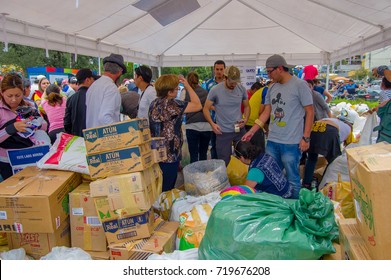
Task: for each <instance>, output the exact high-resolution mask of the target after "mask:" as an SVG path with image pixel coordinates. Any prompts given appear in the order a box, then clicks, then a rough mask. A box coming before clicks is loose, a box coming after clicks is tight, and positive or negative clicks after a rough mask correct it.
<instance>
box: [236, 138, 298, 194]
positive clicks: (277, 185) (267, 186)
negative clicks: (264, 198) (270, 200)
mask: <svg viewBox="0 0 391 280" xmlns="http://www.w3.org/2000/svg"><path fill="white" fill-rule="evenodd" d="M234 152H235V156H236V157H237V158H238V159H240V161H241V162H243V163H244V164H247V165H249V168H248V174H247V178H246V183H245V185H247V186H249V187H253V188H255V189H256V190H257V191H258V192H267V193H271V194H275V195H279V196H281V197H283V198H292V194H293V190H292V187H290V186H289V182H288V180H287V178H286V177H285V175H284V173H283V172H282V170H281V168H280V167H279V166H278V164H277V162H276V161H275V159H274V158H273V157H272V156H270V155H268V154H265V150H264V148H261V147H259V146H255V145H253V144H252V143H251V142H243V141H238V142H237V143H236V144H235V149H234Z"/></svg>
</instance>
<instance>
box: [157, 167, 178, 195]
mask: <svg viewBox="0 0 391 280" xmlns="http://www.w3.org/2000/svg"><path fill="white" fill-rule="evenodd" d="M159 166H160V169H161V170H162V174H163V187H162V192H165V191H169V190H172V189H173V188H174V187H175V183H176V179H177V177H178V167H179V161H176V162H159Z"/></svg>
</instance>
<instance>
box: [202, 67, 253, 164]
mask: <svg viewBox="0 0 391 280" xmlns="http://www.w3.org/2000/svg"><path fill="white" fill-rule="evenodd" d="M224 76H225V80H224V82H222V83H219V84H217V85H215V86H214V87H213V88H212V89H211V90H210V92H209V94H208V97H207V99H206V101H205V105H204V108H203V113H204V116H205V119H206V120H207V122H208V123H209V124H210V125H211V126H212V129H213V132H214V133H215V134H216V152H217V158H218V159H222V160H224V161H225V165H228V163H229V161H230V158H231V154H232V143H233V142H234V143H236V142H237V141H239V140H240V139H241V137H242V136H243V135H244V133H245V131H246V130H245V128H244V125H245V123H246V122H247V120H248V117H249V115H250V106H249V103H248V95H247V92H246V89H245V87H244V86H242V84H241V83H240V70H239V69H238V68H237V67H236V66H229V67H227V68H225V70H224ZM241 104H243V106H244V112H243V114H242V112H241V107H240V105H241ZM212 106H213V107H214V110H215V112H216V123H215V122H213V120H212V117H211V114H210V110H212Z"/></svg>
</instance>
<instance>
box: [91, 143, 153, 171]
mask: <svg viewBox="0 0 391 280" xmlns="http://www.w3.org/2000/svg"><path fill="white" fill-rule="evenodd" d="M87 164H88V169H89V171H90V175H91V178H104V177H106V176H114V175H119V174H126V173H129V172H136V171H142V170H144V169H146V168H148V167H151V165H152V164H153V162H152V153H151V144H150V143H149V142H147V143H144V144H140V145H138V146H134V147H130V148H125V149H121V150H112V151H109V152H102V153H97V154H90V155H87Z"/></svg>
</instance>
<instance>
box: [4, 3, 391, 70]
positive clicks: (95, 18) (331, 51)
mask: <svg viewBox="0 0 391 280" xmlns="http://www.w3.org/2000/svg"><path fill="white" fill-rule="evenodd" d="M2 2H3V3H1V5H0V13H1V19H2V21H1V23H0V26H1V28H2V31H1V32H0V40H1V41H3V42H9V43H17V44H23V45H30V46H34V47H40V48H48V49H54V50H60V51H66V52H71V53H77V54H84V55H91V56H98V57H104V56H106V55H108V54H109V53H111V52H114V53H120V54H122V55H123V56H124V57H125V60H127V61H133V62H138V63H145V64H150V65H154V66H186V65H187V66H206V65H212V64H213V62H214V61H215V60H216V59H224V60H226V62H227V63H228V64H231V63H236V64H239V63H240V64H242V65H245V64H247V63H248V64H250V65H251V64H252V65H254V61H255V63H256V64H257V65H263V64H264V62H265V60H266V58H267V57H268V56H270V55H272V54H274V53H279V54H282V55H284V56H285V57H286V59H287V60H288V62H289V63H291V64H307V63H313V64H326V63H330V62H335V61H338V60H340V59H344V58H347V57H350V56H352V55H357V54H362V53H364V52H367V51H371V50H374V49H378V48H382V47H386V46H388V45H391V2H390V1H389V0H328V1H322V0H295V1H289V0H273V1H270V0H198V1H197V0H141V1H136V0H112V1H107V0H66V1H64V0H34V1H31V0H14V1H2ZM137 7H138V8H137Z"/></svg>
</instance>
